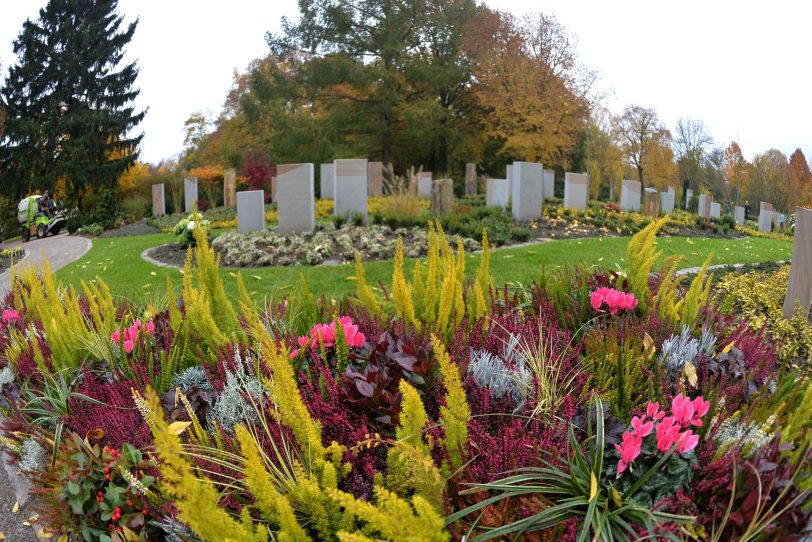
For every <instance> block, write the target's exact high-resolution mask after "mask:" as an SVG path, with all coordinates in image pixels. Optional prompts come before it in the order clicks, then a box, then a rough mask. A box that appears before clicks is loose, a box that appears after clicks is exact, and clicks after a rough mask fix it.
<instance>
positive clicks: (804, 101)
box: [0, 0, 812, 163]
mask: <svg viewBox="0 0 812 542" xmlns="http://www.w3.org/2000/svg"><path fill="white" fill-rule="evenodd" d="M487 3H488V4H489V5H491V6H494V7H498V8H499V9H502V10H507V11H511V12H513V13H515V14H517V15H521V14H524V13H526V12H528V11H538V10H544V11H547V12H551V13H553V14H554V15H555V16H556V17H557V18H558V19H559V21H560V22H561V23H563V24H564V25H565V26H566V27H567V28H569V29H570V30H571V31H572V32H573V33H575V34H576V36H577V37H578V50H579V52H580V54H581V58H582V60H583V62H584V63H585V64H586V65H587V66H588V67H590V68H591V69H594V70H597V71H598V74H599V77H600V80H599V82H598V85H599V86H600V87H601V88H602V89H605V90H608V91H611V95H610V97H609V99H608V102H607V105H608V107H609V108H610V110H612V111H614V112H619V111H621V110H622V109H623V107H624V106H625V105H626V104H629V103H635V104H638V105H642V106H645V107H654V108H655V109H656V110H657V112H658V113H659V115H660V118H661V119H662V120H663V121H664V122H665V123H666V125H667V126H668V127H669V128H671V129H672V130H673V128H674V126H675V124H676V122H677V119H679V117H681V116H690V117H696V118H699V119H701V120H702V121H703V122H704V123H705V125H706V126H707V127H708V128H709V130H710V133H711V135H712V136H713V137H714V138H715V139H716V141H717V142H719V143H722V144H725V145H726V144H727V143H729V142H730V141H732V140H734V139H738V140H739V142H740V144H741V145H742V148H743V150H744V153H745V155H746V156H747V157H748V158H749V157H752V155H753V154H755V153H757V152H762V151H764V150H766V149H768V148H771V147H776V148H778V149H780V150H782V151H784V152H785V153H786V154H789V153H791V152H792V151H793V150H794V149H795V148H796V147H801V148H802V149H804V152H805V153H806V154H807V155H808V156H809V155H810V150H812V141H810V137H811V136H810V130H809V127H810V126H812V107H810V99H809V94H810V89H812V85H810V75H809V73H810V72H809V64H808V60H809V55H808V51H809V50H810V46H809V35H810V30H809V25H810V21H811V20H812V2H802V1H797V0H795V1H791V0H772V1H770V2H758V3H755V2H752V3H751V2H734V1H731V0H712V1H708V0H703V1H699V0H683V1H681V2H679V3H677V2H657V1H654V2H652V1H650V0H617V1H614V2H607V1H605V0H581V1H577V0H546V1H543V0H541V1H533V0H499V1H495V0H488V1H487ZM45 4H46V0H0V6H1V7H0V9H1V10H2V17H0V64H2V66H3V77H5V70H6V69H7V67H8V66H9V65H10V64H12V63H13V62H15V60H16V58H15V57H14V55H13V52H12V42H13V40H14V39H15V38H16V37H17V34H18V33H19V31H20V29H21V28H22V23H23V22H24V21H25V19H26V18H32V19H33V18H36V17H37V14H38V10H39V8H40V7H42V6H44V5H45ZM119 11H120V12H121V13H123V14H124V15H125V18H126V20H128V21H129V20H133V19H135V18H136V17H139V18H140V24H139V27H138V30H137V31H136V34H135V37H134V38H133V41H132V42H131V43H130V45H129V46H128V53H129V56H130V58H134V59H137V60H138V65H139V67H140V70H141V72H140V75H139V78H138V86H139V87H140V88H141V94H140V96H139V98H138V101H137V105H138V106H139V107H140V108H147V107H148V108H149V112H148V114H147V116H146V119H145V120H144V122H143V123H142V124H141V129H143V131H144V132H145V137H144V140H143V142H142V145H141V158H142V160H146V161H150V162H153V163H155V162H158V161H159V160H160V159H161V158H167V157H171V156H173V155H175V154H177V153H178V152H180V150H181V148H182V143H183V136H184V133H183V121H184V120H185V119H186V118H188V116H189V114H190V113H192V112H194V111H198V110H203V111H209V112H211V113H212V115H214V116H216V114H217V113H218V112H219V110H220V107H221V106H222V103H223V101H224V99H225V94H226V92H227V91H228V89H229V87H230V85H231V80H232V75H233V72H234V70H235V69H238V70H244V69H245V67H246V66H247V65H248V63H249V62H250V61H251V60H252V59H254V58H258V57H261V56H264V55H265V54H267V51H268V48H267V45H266V43H265V39H264V36H265V32H266V31H268V30H272V31H276V30H278V29H279V20H280V17H281V16H283V15H287V16H289V17H293V18H295V17H296V16H297V13H298V9H297V4H296V0H229V1H226V2H223V1H222V0H220V1H215V0H163V1H157V0H120V2H119Z"/></svg>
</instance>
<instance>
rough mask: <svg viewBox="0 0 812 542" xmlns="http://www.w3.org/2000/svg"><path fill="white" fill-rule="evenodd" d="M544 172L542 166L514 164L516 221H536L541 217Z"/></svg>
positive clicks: (513, 204)
mask: <svg viewBox="0 0 812 542" xmlns="http://www.w3.org/2000/svg"><path fill="white" fill-rule="evenodd" d="M543 171H544V166H542V165H541V164H535V163H532V162H514V163H513V187H512V194H511V204H512V205H511V206H512V211H513V219H514V220H518V221H526V220H536V219H538V218H540V217H541V205H542V198H541V192H542V172H543Z"/></svg>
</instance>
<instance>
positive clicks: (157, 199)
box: [152, 183, 166, 216]
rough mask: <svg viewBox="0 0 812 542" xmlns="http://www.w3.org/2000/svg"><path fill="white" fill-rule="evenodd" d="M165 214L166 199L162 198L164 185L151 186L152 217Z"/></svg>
mask: <svg viewBox="0 0 812 542" xmlns="http://www.w3.org/2000/svg"><path fill="white" fill-rule="evenodd" d="M165 214H166V197H165V196H164V185H163V183H162V184H153V185H152V216H164V215H165Z"/></svg>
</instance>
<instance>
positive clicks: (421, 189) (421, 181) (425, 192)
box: [417, 171, 431, 199]
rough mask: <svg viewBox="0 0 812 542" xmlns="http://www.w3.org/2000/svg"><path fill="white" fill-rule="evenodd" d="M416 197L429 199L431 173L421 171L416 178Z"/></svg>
mask: <svg viewBox="0 0 812 542" xmlns="http://www.w3.org/2000/svg"><path fill="white" fill-rule="evenodd" d="M417 197H418V198H423V199H429V198H431V171H421V172H420V176H419V177H418V178H417Z"/></svg>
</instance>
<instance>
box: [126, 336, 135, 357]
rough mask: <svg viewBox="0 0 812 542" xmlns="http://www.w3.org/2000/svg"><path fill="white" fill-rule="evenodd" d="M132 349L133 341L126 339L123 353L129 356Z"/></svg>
mask: <svg viewBox="0 0 812 542" xmlns="http://www.w3.org/2000/svg"><path fill="white" fill-rule="evenodd" d="M133 348H135V341H133V340H132V339H128V340H126V341H124V351H125V352H127V353H128V354H130V353H132V351H133Z"/></svg>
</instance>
